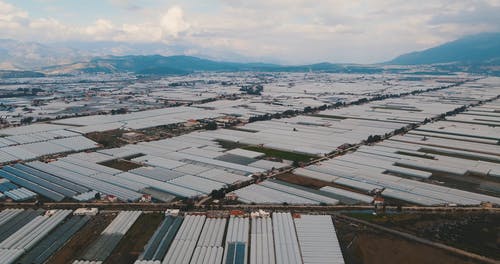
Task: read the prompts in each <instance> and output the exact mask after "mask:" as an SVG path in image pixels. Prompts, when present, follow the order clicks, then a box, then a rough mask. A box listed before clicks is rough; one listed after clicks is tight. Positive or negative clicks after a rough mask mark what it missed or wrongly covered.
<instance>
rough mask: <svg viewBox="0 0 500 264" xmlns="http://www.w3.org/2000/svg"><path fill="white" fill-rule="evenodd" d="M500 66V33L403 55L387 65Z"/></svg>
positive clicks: (487, 34)
mask: <svg viewBox="0 0 500 264" xmlns="http://www.w3.org/2000/svg"><path fill="white" fill-rule="evenodd" d="M445 63H451V64H462V65H477V64H481V65H500V33H482V34H477V35H471V36H467V37H463V38H460V39H457V40H455V41H451V42H448V43H445V44H442V45H439V46H437V47H434V48H430V49H427V50H423V51H418V52H412V53H408V54H404V55H401V56H399V57H397V58H395V59H393V60H392V61H389V62H387V64H397V65H422V64H445Z"/></svg>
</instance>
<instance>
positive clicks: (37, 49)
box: [0, 39, 249, 70]
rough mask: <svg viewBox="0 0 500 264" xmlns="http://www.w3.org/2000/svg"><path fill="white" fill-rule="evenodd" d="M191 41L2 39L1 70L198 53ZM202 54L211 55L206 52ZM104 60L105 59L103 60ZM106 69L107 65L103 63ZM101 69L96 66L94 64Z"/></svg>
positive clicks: (225, 53) (236, 57) (217, 53)
mask: <svg viewBox="0 0 500 264" xmlns="http://www.w3.org/2000/svg"><path fill="white" fill-rule="evenodd" d="M196 50H198V49H196V48H195V47H192V46H190V44H189V43H177V44H175V43H170V44H168V45H166V44H164V43H127V42H113V41H89V42H60V43H47V44H41V43H37V42H29V41H19V40H13V39H0V70H41V69H43V68H47V67H50V66H57V65H67V66H70V65H73V67H76V68H78V67H81V66H82V65H81V64H80V63H90V64H92V63H100V61H99V62H96V61H94V62H92V61H91V60H92V58H96V57H98V58H104V57H105V56H128V55H144V56H146V55H151V54H159V55H163V56H170V55H174V54H175V55H177V54H184V53H185V52H186V51H189V52H190V53H193V52H196ZM203 51H204V52H207V54H212V55H213V56H214V57H217V58H219V57H220V58H233V59H234V60H236V61H249V59H248V58H246V57H244V56H242V55H239V54H235V53H233V52H231V51H229V50H225V51H217V50H211V49H203ZM197 56H199V57H203V58H207V59H209V58H211V57H208V56H206V55H205V54H197ZM104 63H105V62H104ZM103 66H104V68H102V70H105V68H106V67H107V66H106V65H103ZM93 68H95V69H98V66H97V65H94V67H93Z"/></svg>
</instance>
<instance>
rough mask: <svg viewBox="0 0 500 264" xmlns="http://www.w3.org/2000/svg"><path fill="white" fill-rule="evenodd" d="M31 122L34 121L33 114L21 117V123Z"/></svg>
mask: <svg viewBox="0 0 500 264" xmlns="http://www.w3.org/2000/svg"><path fill="white" fill-rule="evenodd" d="M31 122H33V117H32V116H27V117H23V119H21V124H23V125H25V124H31Z"/></svg>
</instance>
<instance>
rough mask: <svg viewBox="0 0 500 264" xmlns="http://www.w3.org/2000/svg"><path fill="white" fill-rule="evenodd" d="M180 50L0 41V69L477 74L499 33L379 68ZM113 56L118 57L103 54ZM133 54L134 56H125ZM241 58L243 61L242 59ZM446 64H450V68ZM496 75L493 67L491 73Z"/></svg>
mask: <svg viewBox="0 0 500 264" xmlns="http://www.w3.org/2000/svg"><path fill="white" fill-rule="evenodd" d="M182 52H183V51H182V48H181V47H175V46H174V47H172V46H165V45H161V44H127V43H116V42H98V43H87V44H85V45H84V44H82V43H73V44H52V45H44V44H40V43H36V42H20V41H16V40H10V39H3V40H0V69H1V70H29V71H40V72H44V73H48V74H67V73H76V72H84V73H97V72H103V73H118V72H132V73H136V74H161V75H164V74H186V73H190V72H195V71H247V70H257V71H310V70H313V71H328V72H350V71H355V72H377V71H378V70H380V67H381V66H383V65H427V64H443V65H446V66H440V67H445V68H447V69H449V68H450V67H455V66H456V67H458V66H460V67H462V66H467V68H466V69H465V70H466V71H474V72H477V71H481V69H482V67H483V66H488V67H490V68H489V69H488V70H487V71H489V72H491V66H494V67H496V66H500V33H482V34H478V35H472V36H466V37H464V38H461V39H458V40H455V41H452V42H448V43H445V44H442V45H439V46H437V47H434V48H430V49H427V50H424V51H418V52H412V53H408V54H404V55H401V56H399V57H397V58H395V59H393V60H391V61H389V62H387V63H384V64H380V65H346V64H332V63H318V64H310V65H298V66H282V65H277V64H269V63H243V62H223V61H215V60H210V59H205V58H197V57H191V56H184V55H179V56H160V55H150V54H182ZM109 54H119V55H123V56H108V55H109ZM129 54H135V55H129ZM242 60H248V59H245V58H242ZM450 65H451V66H450ZM496 71H498V69H497V70H496Z"/></svg>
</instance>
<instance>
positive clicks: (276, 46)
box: [0, 0, 500, 64]
mask: <svg viewBox="0 0 500 264" xmlns="http://www.w3.org/2000/svg"><path fill="white" fill-rule="evenodd" d="M499 14H500V0H467V1H462V0H427V1H422V0H403V1H400V0H364V1H361V0H250V1H245V0H184V1H170V0H135V1H133V0H0V38H3V39H5V38H10V39H15V40H21V41H26V42H29V41H34V42H39V43H84V44H85V43H93V42H110V43H115V42H116V43H133V44H134V45H138V46H139V47H140V45H146V44H147V45H151V44H154V45H155V46H164V47H166V48H170V47H172V49H170V51H167V52H164V53H172V54H162V55H173V53H176V54H186V55H198V56H205V57H210V58H215V59H219V60H236V61H241V60H244V61H261V62H277V63H283V64H303V63H316V62H346V63H347V62H349V63H376V62H383V61H387V60H390V59H392V58H394V57H395V56H397V55H400V54H402V53H406V52H410V51H415V50H422V49H426V48H430V47H433V46H435V45H439V44H442V43H445V42H447V41H450V40H453V39H456V38H459V37H461V36H464V35H469V34H476V33H480V32H498V31H500V15H499ZM174 47H175V48H174ZM167 50H168V49H167Z"/></svg>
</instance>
